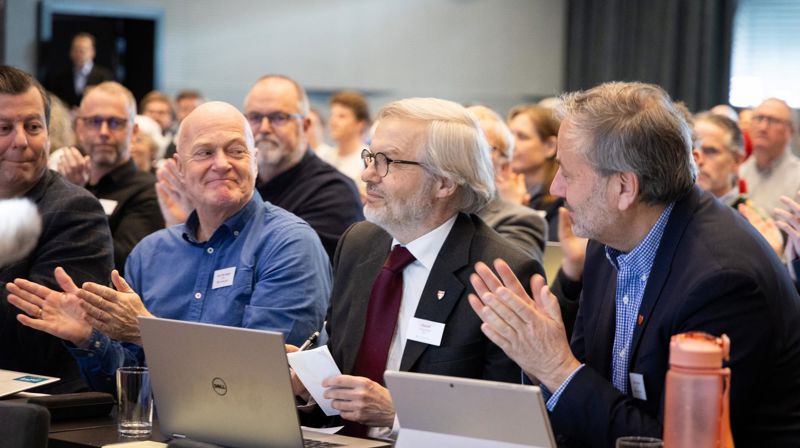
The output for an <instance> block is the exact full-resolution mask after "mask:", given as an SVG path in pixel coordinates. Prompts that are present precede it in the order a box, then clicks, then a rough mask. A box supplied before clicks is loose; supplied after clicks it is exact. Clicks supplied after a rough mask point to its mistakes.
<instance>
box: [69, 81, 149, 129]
mask: <svg viewBox="0 0 800 448" xmlns="http://www.w3.org/2000/svg"><path fill="white" fill-rule="evenodd" d="M94 91H97V92H103V93H107V94H109V95H122V96H124V97H125V100H126V102H127V103H128V104H127V106H126V107H125V108H126V109H127V112H128V116H127V118H128V125H129V126H133V123H134V120H135V119H136V98H134V97H133V93H131V91H130V90H128V88H127V87H125V86H123V85H122V84H120V83H118V82H116V81H105V82H101V83H100V84H97V85H94V86H89V87H86V90H85V91H84V94H83V100H81V106H83V102H84V101H85V100H86V97H87V96H89V93H90V92H94Z"/></svg>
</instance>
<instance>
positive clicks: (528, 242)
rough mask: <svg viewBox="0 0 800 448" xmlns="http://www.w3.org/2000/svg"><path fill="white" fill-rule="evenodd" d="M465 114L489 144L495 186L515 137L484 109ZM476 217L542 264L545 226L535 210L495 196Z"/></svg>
mask: <svg viewBox="0 0 800 448" xmlns="http://www.w3.org/2000/svg"><path fill="white" fill-rule="evenodd" d="M467 110H469V111H470V112H471V113H472V114H473V115H475V117H477V118H478V121H479V123H480V127H481V130H482V131H483V134H484V135H485V137H486V141H487V142H488V143H489V145H488V147H489V149H490V151H491V158H492V165H493V167H494V173H495V182H497V181H496V179H497V173H498V172H499V171H501V170H503V169H508V168H507V167H508V165H509V160H510V158H511V154H512V152H513V150H514V136H513V135H512V134H511V130H510V129H508V126H506V124H505V123H504V122H503V119H502V117H500V115H498V114H497V112H495V111H493V110H491V109H489V108H487V107H485V106H472V107H468V108H467ZM478 216H480V217H481V219H483V221H484V222H485V223H486V224H487V225H488V226H489V227H491V228H492V229H494V230H495V231H496V232H497V233H499V234H500V235H501V236H503V237H505V238H506V239H507V240H508V241H509V242H510V243H512V244H513V245H514V246H515V247H517V248H518V249H520V250H522V251H523V252H525V253H527V254H528V255H530V256H532V257H533V258H534V259H535V260H536V261H538V262H539V263H542V261H543V255H544V250H545V241H546V240H547V223H546V222H545V220H544V218H543V217H542V216H541V215H540V214H539V213H537V212H536V211H535V210H531V209H530V208H528V207H525V206H524V205H522V204H519V203H514V202H510V201H507V200H505V199H503V198H501V197H500V195H499V194H498V193H497V192H495V193H494V194H493V195H492V197H491V199H490V200H489V202H488V203H487V204H486V205H485V206H483V208H481V209H480V211H478Z"/></svg>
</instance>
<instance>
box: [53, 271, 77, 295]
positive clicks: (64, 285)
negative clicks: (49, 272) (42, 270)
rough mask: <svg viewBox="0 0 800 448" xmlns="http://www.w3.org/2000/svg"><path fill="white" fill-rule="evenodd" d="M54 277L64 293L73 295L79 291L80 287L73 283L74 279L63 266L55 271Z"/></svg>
mask: <svg viewBox="0 0 800 448" xmlns="http://www.w3.org/2000/svg"><path fill="white" fill-rule="evenodd" d="M54 275H55V278H56V282H57V283H58V286H60V287H61V290H62V291H64V292H68V293H72V294H74V293H75V292H77V291H78V286H77V285H76V284H75V282H73V281H72V277H70V276H69V274H67V271H65V270H64V268H62V267H61V266H59V267H57V268H56V270H55V271H54Z"/></svg>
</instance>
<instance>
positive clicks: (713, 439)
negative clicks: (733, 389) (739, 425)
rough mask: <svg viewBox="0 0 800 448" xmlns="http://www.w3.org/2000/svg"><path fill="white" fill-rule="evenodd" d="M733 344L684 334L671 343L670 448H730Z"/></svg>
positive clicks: (668, 390)
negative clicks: (729, 364) (727, 363)
mask: <svg viewBox="0 0 800 448" xmlns="http://www.w3.org/2000/svg"><path fill="white" fill-rule="evenodd" d="M729 357H730V340H729V339H728V336H726V335H724V334H723V335H722V336H721V337H719V338H717V337H714V336H711V335H709V334H706V333H701V332H690V333H681V334H678V335H675V336H673V337H672V339H671V340H670V343H669V371H668V372H667V381H666V392H665V400H664V448H684V447H694V448H730V447H733V437H732V435H731V424H730V406H729V391H730V384H731V371H730V369H728V368H722V362H723V361H727V360H728V359H729Z"/></svg>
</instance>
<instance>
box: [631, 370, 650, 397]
mask: <svg viewBox="0 0 800 448" xmlns="http://www.w3.org/2000/svg"><path fill="white" fill-rule="evenodd" d="M629 375H630V378H631V394H632V395H633V398H637V399H639V400H642V401H647V391H646V390H645V388H644V375H642V374H641V373H633V372H630V374H629Z"/></svg>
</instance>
